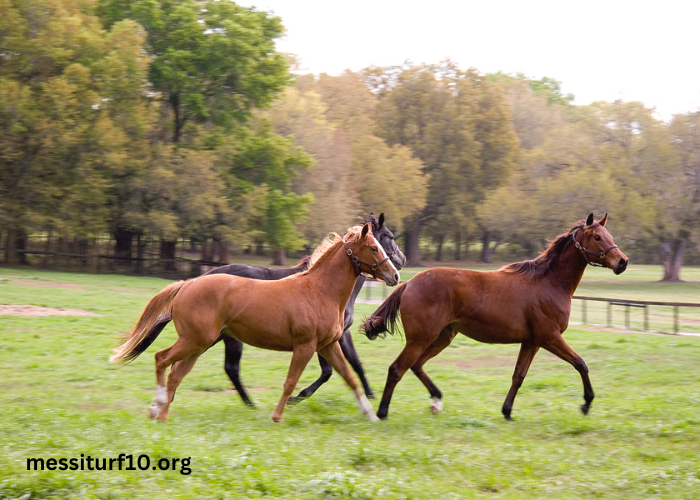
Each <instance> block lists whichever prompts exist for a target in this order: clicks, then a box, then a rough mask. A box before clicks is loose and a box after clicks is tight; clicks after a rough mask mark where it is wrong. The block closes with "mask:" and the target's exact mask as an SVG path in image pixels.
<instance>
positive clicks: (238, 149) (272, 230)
mask: <svg viewBox="0 0 700 500" xmlns="http://www.w3.org/2000/svg"><path fill="white" fill-rule="evenodd" d="M251 125H252V128H251V129H246V130H245V131H244V133H242V137H241V139H240V140H239V141H238V143H236V144H233V145H231V146H229V147H228V148H223V149H222V151H221V160H220V162H219V163H220V166H219V169H220V171H221V172H222V175H224V177H225V178H226V179H227V183H228V184H229V185H237V186H238V188H239V190H240V192H241V193H242V194H243V195H249V194H250V193H254V192H255V191H256V189H260V188H263V189H264V190H265V191H264V192H265V195H264V196H262V197H260V196H257V197H256V198H255V199H257V200H259V201H261V200H264V207H261V208H260V210H259V211H258V212H259V213H261V214H265V217H261V218H259V219H255V221H254V224H255V226H256V227H258V228H260V230H261V234H264V239H265V241H267V242H268V243H270V245H271V246H272V247H273V251H274V263H275V264H278V265H282V264H283V263H284V260H285V250H293V249H298V248H301V247H302V246H303V244H304V243H305V242H306V240H305V239H304V238H303V237H302V236H301V234H300V233H299V231H298V230H297V229H296V226H297V224H298V223H300V222H302V221H303V220H304V217H305V214H306V211H307V210H308V207H307V205H308V204H309V203H311V202H312V201H313V196H309V195H297V194H296V193H294V192H293V191H292V182H293V180H294V178H295V177H296V176H297V175H299V173H300V172H301V171H303V170H304V169H306V168H308V167H309V165H310V164H311V162H312V158H311V157H310V156H309V155H308V154H307V153H305V152H304V151H303V149H302V148H300V147H298V146H295V145H294V143H293V141H292V139H291V138H289V137H282V136H280V135H278V134H275V132H274V130H273V129H272V125H271V124H270V122H269V121H268V120H267V119H265V118H264V117H260V118H258V119H256V120H255V121H254V122H253V123H252V124H251ZM278 209H284V210H286V212H282V213H273V211H275V210H278ZM270 217H272V219H273V220H272V219H271V220H266V218H270Z"/></svg>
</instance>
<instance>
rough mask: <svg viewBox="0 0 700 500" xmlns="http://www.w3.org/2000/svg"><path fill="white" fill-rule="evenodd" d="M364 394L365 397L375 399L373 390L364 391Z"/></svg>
mask: <svg viewBox="0 0 700 500" xmlns="http://www.w3.org/2000/svg"><path fill="white" fill-rule="evenodd" d="M365 396H367V399H375V398H374V393H373V392H365Z"/></svg>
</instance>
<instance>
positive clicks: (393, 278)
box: [382, 273, 401, 286]
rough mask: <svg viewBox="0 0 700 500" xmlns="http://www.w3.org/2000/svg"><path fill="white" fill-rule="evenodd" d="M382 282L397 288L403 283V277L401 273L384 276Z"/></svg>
mask: <svg viewBox="0 0 700 500" xmlns="http://www.w3.org/2000/svg"><path fill="white" fill-rule="evenodd" d="M382 280H383V281H384V283H386V284H387V285H389V286H396V285H398V284H399V281H401V276H400V275H399V273H392V274H389V273H387V274H385V275H383V276H382Z"/></svg>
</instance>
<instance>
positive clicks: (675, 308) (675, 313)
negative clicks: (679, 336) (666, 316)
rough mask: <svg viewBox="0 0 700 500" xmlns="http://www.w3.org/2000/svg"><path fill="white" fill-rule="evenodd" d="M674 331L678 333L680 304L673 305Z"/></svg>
mask: <svg viewBox="0 0 700 500" xmlns="http://www.w3.org/2000/svg"><path fill="white" fill-rule="evenodd" d="M673 332H674V333H678V306H677V305H676V306H673Z"/></svg>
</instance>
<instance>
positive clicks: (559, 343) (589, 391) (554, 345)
mask: <svg viewBox="0 0 700 500" xmlns="http://www.w3.org/2000/svg"><path fill="white" fill-rule="evenodd" d="M542 347H544V348H545V349H547V350H548V351H549V352H551V353H552V354H554V355H556V356H559V357H560V358H561V359H563V360H564V361H567V362H568V363H570V364H571V365H572V366H573V367H574V368H576V371H578V373H579V374H580V375H581V381H582V382H583V399H584V401H585V403H584V404H582V405H581V411H582V412H583V414H584V415H587V414H588V410H589V409H590V407H591V402H592V401H593V398H594V397H595V394H594V393H593V386H591V380H590V379H589V378H588V367H587V366H586V363H585V362H584V361H583V358H582V357H581V356H579V355H578V354H576V352H575V351H574V350H573V349H572V348H571V346H570V345H569V344H567V343H566V340H564V337H562V336H561V335H558V336H557V337H555V338H554V339H552V340H551V341H550V342H548V343H547V344H545V345H543V346H542Z"/></svg>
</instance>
